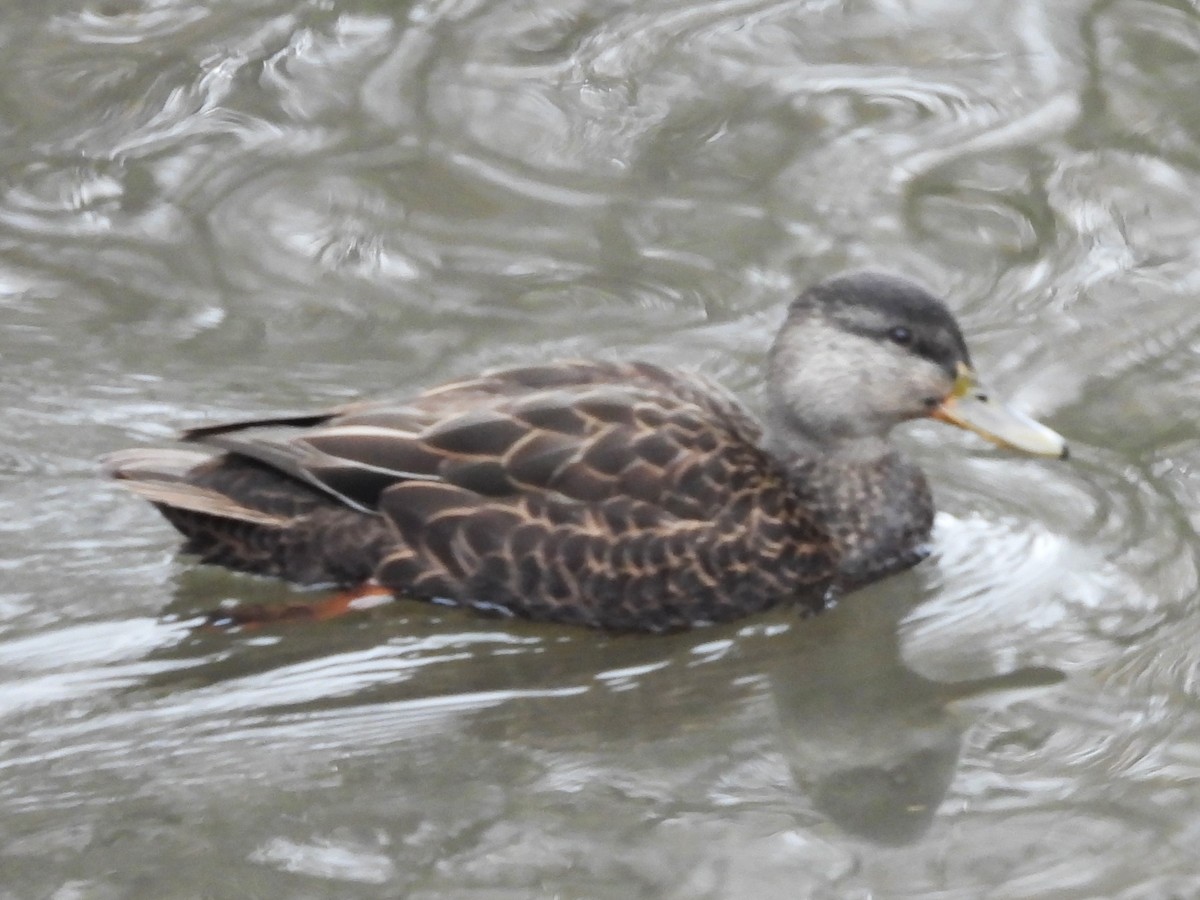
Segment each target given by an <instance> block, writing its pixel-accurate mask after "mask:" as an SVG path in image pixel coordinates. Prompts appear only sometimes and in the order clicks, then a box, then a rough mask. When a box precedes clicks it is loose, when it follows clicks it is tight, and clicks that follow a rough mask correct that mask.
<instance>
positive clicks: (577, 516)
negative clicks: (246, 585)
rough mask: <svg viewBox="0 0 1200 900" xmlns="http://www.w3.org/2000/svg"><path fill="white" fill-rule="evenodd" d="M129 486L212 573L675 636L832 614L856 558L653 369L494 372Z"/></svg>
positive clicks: (269, 430) (324, 420)
mask: <svg viewBox="0 0 1200 900" xmlns="http://www.w3.org/2000/svg"><path fill="white" fill-rule="evenodd" d="M185 437H186V439H188V440H191V441H194V442H199V443H203V444H206V445H209V446H213V447H217V448H220V449H221V450H223V451H225V452H224V453H222V454H220V455H217V456H215V457H212V458H211V459H204V458H201V457H199V456H197V455H196V454H195V453H194V452H193V451H179V450H174V451H145V450H141V451H130V452H128V453H127V454H125V455H117V456H116V457H115V458H114V459H113V460H112V462H110V469H111V470H112V471H113V473H114V474H115V475H116V476H117V477H120V478H125V479H126V480H127V481H128V482H129V485H130V487H132V488H133V489H134V490H135V491H137V492H139V493H141V494H143V495H144V496H146V497H147V498H148V499H150V500H152V501H153V502H155V503H156V504H157V505H158V506H159V508H160V509H162V510H163V512H164V514H166V515H167V517H168V518H169V519H170V520H171V521H172V522H173V524H175V525H176V526H177V527H178V528H179V529H180V530H181V531H182V532H183V533H184V534H185V535H186V536H187V537H188V547H187V548H188V549H189V550H191V551H193V552H196V553H198V554H200V555H201V557H202V558H204V559H205V560H207V561H211V562H217V563H220V564H222V565H226V566H230V567H231V568H238V569H243V570H249V571H256V572H262V573H264V574H271V575H279V576H282V577H284V578H288V579H290V580H292V581H297V582H301V583H316V582H323V581H329V582H336V583H344V584H349V583H354V582H359V581H363V580H365V579H366V578H368V577H371V576H374V577H376V578H377V579H378V580H379V581H380V582H381V583H382V584H384V585H385V586H386V587H388V588H391V589H393V590H395V591H397V592H398V593H401V594H407V595H414V596H419V597H426V598H445V599H449V600H454V601H457V602H461V603H468V604H479V605H486V606H494V607H501V608H504V609H508V610H511V611H512V612H514V613H516V614H520V615H525V616H530V617H533V618H539V619H551V620H556V621H567V622H577V623H583V624H591V625H600V626H603V627H608V628H620V629H626V628H634V629H652V630H663V629H672V628H680V627H687V626H689V625H694V624H697V623H699V622H703V621H719V620H725V619H731V618H735V617H737V616H740V615H745V614H746V613H748V612H752V611H754V610H757V609H762V608H765V607H768V606H771V605H774V604H776V603H780V602H798V603H800V604H802V605H806V606H809V607H817V606H819V605H820V604H821V603H822V602H823V597H824V594H825V592H826V590H827V588H828V587H829V585H830V583H831V581H832V578H833V575H834V574H835V572H836V568H837V561H836V558H835V553H834V551H833V548H832V546H831V544H830V541H829V538H828V537H827V536H826V533H825V530H824V529H823V527H822V526H821V524H820V522H819V517H818V516H817V515H816V514H815V513H814V512H813V511H811V510H806V509H803V508H801V505H800V504H799V502H798V501H797V499H796V497H795V495H794V494H793V493H792V490H791V488H790V486H789V483H788V479H787V476H786V474H785V472H784V471H783V469H782V468H781V467H780V466H779V464H778V463H777V462H776V461H775V460H774V459H773V458H772V457H771V456H770V455H769V454H767V453H766V452H765V451H764V450H762V449H761V448H760V447H759V441H760V438H761V432H760V428H759V426H758V424H757V423H756V422H755V420H754V419H753V418H752V417H751V416H749V415H748V414H747V413H746V412H745V411H744V410H743V408H742V407H741V406H740V404H738V403H737V401H736V400H734V399H733V398H732V397H731V396H729V395H728V394H726V393H725V392H723V391H721V390H720V389H718V388H715V387H713V386H712V385H710V384H709V383H707V382H706V381H704V380H702V379H698V378H696V377H694V376H691V375H687V374H685V373H678V372H671V371H668V370H664V369H661V368H658V367H655V366H650V365H646V364H615V363H585V362H565V363H555V364H550V365H545V366H538V367H530V368H523V369H510V370H506V371H501V372H495V373H491V374H488V375H485V376H481V377H479V378H476V379H471V380H468V381H462V382H456V383H453V384H449V385H444V386H442V387H439V388H434V389H431V390H428V391H426V392H424V393H422V394H419V395H417V396H416V397H413V398H411V399H408V400H404V401H399V402H375V403H368V404H358V405H353V406H348V407H343V408H340V409H336V410H332V411H328V412H324V413H317V414H312V415H302V416H286V417H277V418H272V419H259V420H253V421H246V422H237V423H231V424H225V425H217V426H212V427H206V428H200V429H194V430H193V431H191V432H189V433H187V434H186V435H185Z"/></svg>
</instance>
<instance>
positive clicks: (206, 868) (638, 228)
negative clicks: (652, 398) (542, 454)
mask: <svg viewBox="0 0 1200 900" xmlns="http://www.w3.org/2000/svg"><path fill="white" fill-rule="evenodd" d="M1198 82H1200V16H1198V15H1197V13H1196V11H1195V10H1194V9H1192V8H1191V7H1190V6H1189V5H1188V4H1186V3H1182V2H1178V3H1175V2H1165V0H1164V2H1150V0H1122V2H1111V0H1110V2H1091V3H1086V2H1072V0H1065V2H1064V0H1016V2H1008V0H1005V2H1000V0H995V2H975V3H964V2H947V0H943V2H936V0H929V2H921V3H903V2H896V0H862V2H847V3H834V2H817V0H813V2H786V3H784V2H776V3H772V2H763V0H717V2H712V0H708V2H698V0H657V2H655V0H650V2H638V3H632V2H601V0H586V2H585V0H567V2H556V3H538V2H526V3H518V2H499V0H431V2H426V3H412V4H404V3H384V2H379V0H313V2H289V3H284V2H277V0H259V2H247V0H240V2H233V0H207V2H196V0H86V2H81V0H48V2H43V3H38V4H34V3H26V4H17V3H10V4H8V6H7V8H6V9H5V10H4V11H3V12H0V361H2V369H0V408H2V409H3V417H2V420H0V421H2V427H0V673H2V674H0V677H2V679H3V681H2V682H0V684H2V687H0V898H3V900H12V898H20V900H24V898H53V900H93V898H95V900H108V898H125V897H139V898H141V897H145V898H156V900H157V898H198V897H211V898H226V897H262V898H327V897H339V898H342V897H348V898H357V897H363V898H384V897H387V898H392V897H402V896H403V897H413V898H434V897H439V898H442V897H454V898H477V900H485V898H486V900H501V898H505V900H507V898H524V897H552V896H557V897H569V898H614V900H616V898H631V897H667V898H752V900H762V898H837V900H845V898H849V900H866V898H899V897H922V898H924V897H936V898H940V900H950V898H967V900H970V898H982V897H987V898H1042V897H1055V898H1099V897H1104V898H1128V900H1133V898H1138V900H1141V898H1145V900H1156V898H1168V897H1177V898H1194V897H1200V864H1198V863H1197V862H1196V847H1197V846H1198V845H1200V704H1198V698H1197V694H1198V693H1200V650H1198V649H1197V647H1200V597H1198V591H1197V559H1198V550H1200V538H1198V537H1197V527H1198V526H1200V474H1198V473H1200V413H1198V412H1197V396H1198V389H1200V357H1198V351H1200V303H1198V302H1197V299H1196V294H1197V290H1198V288H1200V258H1198V256H1200V242H1197V240H1196V234H1197V224H1198V222H1200V214H1198V212H1197V208H1196V206H1197V201H1196V198H1197V197H1198V196H1200V94H1198V93H1197V83H1198ZM862 265H877V266H884V267H887V268H892V269H895V270H898V271H901V272H905V273H907V274H909V275H912V276H915V277H918V278H920V279H922V280H924V281H926V282H927V283H928V284H930V285H931V286H932V287H934V288H935V289H936V290H938V291H939V292H941V293H943V294H944V295H945V296H946V297H947V298H948V302H949V303H950V305H951V306H952V308H953V309H954V310H955V312H956V313H957V314H958V315H959V316H960V318H961V320H962V322H963V325H964V328H965V330H966V332H967V333H968V335H969V338H970V340H971V343H972V346H973V349H974V354H975V357H976V361H977V363H978V365H979V368H980V369H981V370H983V372H984V373H985V374H986V376H987V377H988V380H989V381H990V382H991V383H992V384H993V385H994V386H996V388H997V390H998V391H1000V392H1002V393H1004V394H1006V395H1008V396H1009V398H1010V399H1011V400H1013V401H1014V402H1015V403H1016V404H1017V405H1019V406H1022V407H1023V408H1025V409H1026V410H1028V411H1030V412H1032V413H1033V414H1035V415H1037V416H1039V417H1040V418H1042V419H1043V420H1044V421H1046V422H1047V423H1048V424H1049V425H1051V426H1052V427H1054V428H1055V429H1057V430H1059V431H1061V432H1063V433H1064V434H1065V435H1067V436H1068V438H1069V439H1070V440H1071V442H1072V449H1073V454H1074V455H1073V458H1072V460H1071V461H1070V462H1069V463H1058V462H1042V461H1035V460H1029V459H1020V458H1016V457H1012V456H1006V455H1004V454H1002V453H1000V452H998V451H995V450H992V449H990V448H988V447H985V446H984V445H982V444H981V443H980V442H978V441H975V440H974V439H973V438H971V437H970V436H967V435H961V434H959V433H958V432H951V431H950V430H949V429H945V428H944V427H942V426H938V425H935V424H932V423H931V424H921V425H914V426H912V427H910V428H908V429H906V430H905V434H904V435H903V436H902V437H901V440H902V441H903V442H904V444H905V446H906V447H907V448H908V449H909V450H910V451H911V452H912V453H913V455H914V456H916V457H918V458H919V459H920V460H921V461H922V463H923V465H924V466H925V467H926V469H927V471H928V472H929V474H930V478H931V481H932V482H933V484H934V486H935V490H936V494H937V498H938V502H939V507H940V509H941V513H940V515H939V519H938V525H937V534H936V552H935V554H934V556H933V558H932V559H931V560H929V561H928V562H926V563H925V564H923V565H922V566H921V567H919V568H918V569H917V570H915V571H914V572H911V573H908V574H906V575H904V576H901V577H897V578H894V579H892V580H890V581H888V582H886V583H884V584H881V585H877V586H875V587H873V588H871V589H870V590H867V591H864V592H861V593H859V594H857V595H855V596H853V597H851V598H849V599H847V600H846V601H845V602H844V603H843V604H842V605H841V606H840V607H838V608H837V609H836V610H834V611H833V612H831V613H829V614H828V615H825V616H822V617H819V618H816V619H810V620H800V619H798V618H796V617H795V616H794V615H792V614H790V613H788V612H787V611H781V612H777V613H773V614H770V615H765V616H760V617H756V618H753V619H749V620H746V621H745V622H742V623H738V624H735V625H732V626H727V627H720V628H710V629H702V630H699V631H696V632H693V633H689V634H684V635H676V636H672V637H665V638H655V637H637V636H633V637H608V636H605V635H602V634H595V633H591V632H586V631H578V630H571V629H567V628H555V627H548V626H539V625H531V624H527V623H513V622H506V621H500V620H494V619H483V618H479V617H476V616H473V615H470V614H468V613H465V612H460V611H454V610H446V609H439V608H433V607H428V606H423V605H420V604H416V603H413V602H407V603H406V602H399V603H396V604H393V605H390V606H387V607H383V608H381V609H377V610H375V611H372V612H369V613H362V614H359V615H355V616H350V617H347V618H345V619H342V620H337V621H331V622H325V623H319V624H310V625H295V626H293V627H287V628H278V629H267V630H261V631H257V632H250V633H230V634H223V633H209V632H203V631H198V630H196V629H195V627H194V626H195V624H196V622H197V621H198V617H199V616H200V614H202V613H203V612H204V611H207V610H210V609H213V608H215V607H217V606H220V605H221V604H223V603H226V602H229V601H240V602H255V601H264V600H281V599H297V595H296V594H294V593H292V592H290V591H289V589H288V588H287V587H285V586H282V585H277V584H273V583H270V582H265V581H260V580H255V579H251V578H246V577H239V576H234V575H229V574H226V573H222V572H219V571H213V570H207V569H204V568H202V567H197V566H195V565H194V563H193V562H192V561H189V560H188V559H186V558H182V557H179V556H177V554H176V552H175V547H176V542H175V538H174V536H173V533H172V532H171V530H170V529H169V527H168V526H167V525H166V524H165V523H164V522H163V521H162V520H161V519H160V518H159V517H158V516H157V515H156V514H155V513H154V512H153V510H152V509H150V508H149V507H148V506H147V505H146V504H144V503H142V502H140V501H138V500H136V499H135V498H133V497H130V496H127V495H126V494H124V493H123V492H122V491H120V490H119V489H118V488H117V487H115V486H114V485H112V484H109V483H106V482H105V481H103V480H101V479H100V478H98V477H97V472H96V464H95V461H96V459H97V457H98V456H99V455H101V454H102V453H104V452H106V451H109V450H112V449H116V448H119V447H124V446H134V445H141V444H150V443H156V442H162V441H165V440H168V439H169V438H170V436H171V434H172V433H173V432H174V430H175V429H177V428H179V427H183V426H186V425H190V424H196V423H201V422H206V421H213V420H215V419H219V418H221V417H230V416H246V415H254V414H260V413H262V414H266V413H271V412H279V411H285V410H297V409H306V408H310V407H321V406H325V405H329V404H333V403H338V402H342V401H344V400H346V399H347V398H350V397H357V396H361V395H371V394H375V393H380V392H388V393H394V392H397V391H405V390H413V389H416V388H418V387H420V386H422V385H427V384H432V383H435V382H437V381H439V380H442V379H445V378H449V377H453V376H456V375H461V374H465V373H469V372H473V371H475V370H477V369H479V368H481V367H485V366H494V365H502V364H512V363H519V362H528V361H537V360H542V359H545V358H549V357H554V356H564V355H565V356H600V357H609V358H629V357H640V358H647V359H651V360H654V361H657V362H660V363H666V364H671V365H682V366H686V367H690V368H694V369H700V370H703V371H705V372H707V373H709V374H711V375H713V376H715V377H717V378H719V379H721V380H722V381H724V382H725V383H726V384H728V385H729V386H730V387H731V388H733V389H734V390H736V391H737V392H739V393H740V394H742V395H743V396H745V397H746V398H747V400H748V401H749V402H751V403H752V404H753V403H756V402H757V398H758V389H759V383H760V368H759V365H760V361H761V357H762V353H763V349H764V347H765V345H766V343H767V342H768V341H769V339H770V337H771V335H772V333H773V330H774V328H775V327H776V325H777V324H778V322H779V320H780V317H781V311H782V309H783V306H784V304H785V303H786V302H787V300H788V299H789V298H790V297H791V296H792V295H794V294H795V293H796V292H797V291H799V290H800V289H802V287H803V286H804V285H806V284H808V283H810V282H811V281H813V280H815V279H817V278H820V277H822V276H824V275H826V274H829V273H831V272H834V271H837V270H840V269H843V268H846V267H854V266H862Z"/></svg>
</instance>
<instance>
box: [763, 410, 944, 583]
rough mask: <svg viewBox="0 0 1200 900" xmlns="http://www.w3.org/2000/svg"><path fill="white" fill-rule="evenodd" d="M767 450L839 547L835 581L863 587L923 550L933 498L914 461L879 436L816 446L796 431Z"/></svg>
mask: <svg viewBox="0 0 1200 900" xmlns="http://www.w3.org/2000/svg"><path fill="white" fill-rule="evenodd" d="M769 446H770V448H771V449H772V450H773V451H774V452H775V453H776V455H777V456H778V457H779V458H780V459H781V460H782V461H783V462H784V464H785V465H786V466H787V470H788V475H789V478H790V480H791V482H792V485H793V489H794V490H795V491H796V493H797V494H799V495H800V496H801V497H802V498H803V501H804V503H805V505H806V506H807V507H808V508H811V509H814V510H817V511H819V512H820V514H821V516H822V518H823V519H824V522H825V526H826V528H827V529H828V530H829V531H830V533H831V534H832V535H833V537H834V538H835V539H836V540H837V541H838V543H839V545H840V547H841V553H842V561H841V564H840V566H839V572H840V580H841V584H842V586H843V587H844V588H846V589H847V590H849V589H852V588H855V587H861V586H862V585H865V584H867V583H869V582H872V581H876V580H878V579H880V578H883V577H885V576H887V575H890V574H893V573H894V572H899V571H901V570H903V569H907V568H909V567H911V566H914V565H916V564H917V563H918V562H920V561H921V560H922V559H924V558H925V557H926V556H927V555H928V553H929V551H928V549H927V548H926V546H925V545H926V543H927V541H928V540H929V534H930V531H931V530H932V528H933V498H932V497H931V496H930V493H929V486H928V484H927V483H926V481H925V476H924V475H923V474H922V473H921V470H920V469H919V468H917V466H916V465H914V464H913V463H911V462H909V461H908V460H907V459H906V458H905V457H904V455H903V454H901V453H900V452H899V451H898V450H896V449H895V448H894V447H892V446H891V445H890V444H889V443H888V442H887V441H886V440H884V439H883V438H879V437H859V438H856V439H854V440H845V441H839V442H837V443H836V444H833V445H829V444H822V443H821V442H818V441H814V440H811V439H809V438H807V437H805V436H801V435H797V434H795V433H794V432H793V433H791V434H789V435H788V438H787V440H786V442H783V441H771V442H770V443H769Z"/></svg>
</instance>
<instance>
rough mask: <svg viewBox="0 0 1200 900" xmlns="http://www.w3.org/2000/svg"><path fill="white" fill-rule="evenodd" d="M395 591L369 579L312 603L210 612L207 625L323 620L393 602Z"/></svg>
mask: <svg viewBox="0 0 1200 900" xmlns="http://www.w3.org/2000/svg"><path fill="white" fill-rule="evenodd" d="M391 600H392V592H391V591H389V590H388V589H387V588H385V587H381V586H380V585H378V584H375V583H374V582H371V581H368V582H365V583H363V584H361V585H359V586H358V587H356V588H352V589H350V590H348V591H342V592H340V593H337V594H334V595H333V596H332V597H324V598H322V599H320V600H316V601H314V602H312V603H304V602H301V601H297V602H295V603H250V604H245V605H241V606H235V607H233V608H231V609H219V610H215V611H214V612H211V613H209V614H208V615H207V616H206V618H205V622H204V626H203V627H205V628H211V629H216V630H219V631H229V630H232V629H235V628H238V629H252V628H258V627H261V626H263V625H272V624H274V623H276V622H297V621H306V622H323V621H325V620H326V619H336V618H337V617H338V616H344V615H347V614H349V613H353V612H359V611H361V610H365V609H371V608H373V607H376V606H381V605H382V604H384V603H389V602H391Z"/></svg>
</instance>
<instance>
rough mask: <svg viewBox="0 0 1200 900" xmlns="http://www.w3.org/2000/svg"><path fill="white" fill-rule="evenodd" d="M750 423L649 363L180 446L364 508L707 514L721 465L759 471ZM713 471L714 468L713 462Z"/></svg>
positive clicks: (563, 367)
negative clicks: (402, 505) (657, 508)
mask: <svg viewBox="0 0 1200 900" xmlns="http://www.w3.org/2000/svg"><path fill="white" fill-rule="evenodd" d="M760 434H761V431H760V428H759V426H758V424H757V422H756V421H755V420H754V419H753V417H751V416H750V415H749V414H748V413H747V412H746V411H745V410H744V409H743V408H742V407H741V405H740V404H739V403H738V402H737V401H736V400H735V399H734V398H733V397H732V396H730V395H728V394H726V393H725V392H723V391H721V390H720V389H719V388H716V387H715V386H713V385H711V384H709V383H707V382H705V381H703V380H702V379H699V378H696V377H694V376H691V375H688V374H686V373H679V372H671V371H668V370H665V369H660V368H658V367H655V366H650V365H647V364H616V363H584V362H569V363H557V364H551V365H545V366H536V367H528V368H522V369H510V370H505V371H499V372H493V373H489V374H487V375H483V376H480V377H479V378H474V379H470V380H466V381H460V382H455V383H452V384H448V385H443V386H441V387H438V388H434V389H431V390H428V391H426V392H424V393H422V394H419V395H417V396H416V397H413V398H411V399H408V400H405V401H400V402H388V401H383V402H373V403H364V404H356V405H351V406H344V407H339V408H337V409H334V410H329V411H326V412H323V413H315V414H310V415H297V416H284V417H274V418H270V419H259V420H248V421H243V422H236V423H226V424H221V425H214V426H206V427H203V428H199V429H193V430H191V431H190V432H187V433H185V435H184V437H185V439H187V440H190V441H196V442H200V443H204V444H207V445H210V446H214V447H219V448H221V449H223V450H226V451H229V452H232V453H235V454H238V455H240V456H243V457H248V458H251V459H254V460H257V461H258V462H260V463H263V464H265V465H267V466H269V467H271V468H274V469H277V470H279V471H281V472H284V473H286V474H288V475H290V476H292V477H293V478H296V479H298V480H300V481H302V482H305V483H307V484H309V485H311V486H312V487H314V488H317V489H318V490H320V491H322V492H324V493H325V494H327V495H331V496H333V497H335V498H337V499H338V500H340V501H341V502H343V503H345V504H347V505H349V506H351V507H354V508H356V509H360V510H374V509H377V508H378V506H379V501H380V496H381V494H382V492H383V491H385V490H387V489H388V488H389V487H391V486H393V485H395V484H398V483H401V482H411V481H426V482H441V483H446V484H450V485H454V486H456V487H461V488H465V489H468V490H471V491H473V492H475V493H477V494H479V495H481V496H485V497H503V496H516V495H521V494H526V493H529V492H550V493H553V494H557V495H560V496H562V497H564V498H568V499H571V500H575V501H586V502H592V503H595V502H600V501H603V500H605V499H608V498H611V497H617V496H627V497H632V498H634V499H638V500H642V501H645V502H649V503H653V504H656V505H662V506H664V508H667V509H669V510H670V511H671V512H672V513H674V514H677V515H683V516H688V517H690V516H696V517H701V518H703V517H705V516H706V515H708V514H709V513H710V512H711V510H712V509H713V505H714V503H720V502H722V501H723V500H724V499H725V497H726V496H727V487H728V486H727V485H725V486H723V485H721V484H719V483H717V482H716V481H715V480H714V479H715V478H716V477H717V476H716V474H715V473H716V469H723V468H724V467H725V466H727V465H735V463H734V458H736V465H738V466H742V467H751V468H752V467H754V466H759V467H762V466H767V467H770V463H769V460H768V458H767V457H766V456H765V454H763V452H762V451H761V450H759V449H758V448H757V443H758V440H759V437H760ZM714 467H715V468H714Z"/></svg>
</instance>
